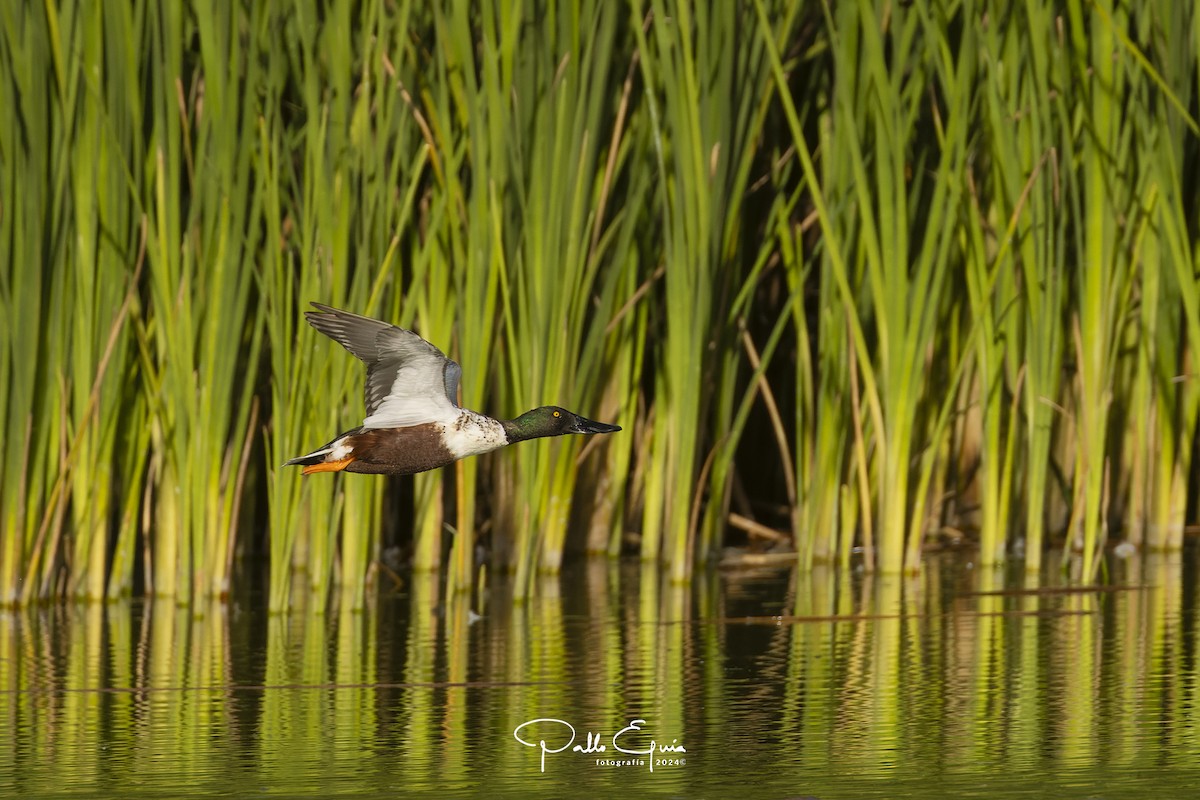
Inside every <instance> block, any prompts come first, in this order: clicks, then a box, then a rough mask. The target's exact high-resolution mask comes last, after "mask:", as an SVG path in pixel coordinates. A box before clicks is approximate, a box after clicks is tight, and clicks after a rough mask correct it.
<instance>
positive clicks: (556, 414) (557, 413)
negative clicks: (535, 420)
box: [554, 411, 562, 417]
mask: <svg viewBox="0 0 1200 800" xmlns="http://www.w3.org/2000/svg"><path fill="white" fill-rule="evenodd" d="M554 416H556V417H561V416H562V414H560V413H559V412H557V411H555V412H554Z"/></svg>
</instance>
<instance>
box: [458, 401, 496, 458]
mask: <svg viewBox="0 0 1200 800" xmlns="http://www.w3.org/2000/svg"><path fill="white" fill-rule="evenodd" d="M442 442H443V443H444V444H445V445H446V449H447V450H449V451H450V452H451V453H452V454H453V455H454V457H455V458H466V457H467V456H477V455H479V454H480V453H490V452H491V451H493V450H497V449H499V448H501V447H504V446H505V445H506V444H508V437H507V436H506V435H505V433H504V426H502V425H501V424H500V423H499V422H497V421H496V420H494V419H492V418H491V417H485V416H484V415H483V414H476V413H475V412H474V411H470V410H468V409H465V408H464V409H462V413H460V414H459V415H458V419H456V420H455V421H454V422H452V423H449V424H447V425H446V426H445V429H444V430H443V431H442Z"/></svg>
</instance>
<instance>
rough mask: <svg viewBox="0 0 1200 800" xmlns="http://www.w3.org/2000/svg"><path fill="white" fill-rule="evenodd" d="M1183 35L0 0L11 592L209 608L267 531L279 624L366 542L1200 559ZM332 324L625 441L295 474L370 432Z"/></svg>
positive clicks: (692, 556) (621, 12)
mask: <svg viewBox="0 0 1200 800" xmlns="http://www.w3.org/2000/svg"><path fill="white" fill-rule="evenodd" d="M1197 17H1198V15H1197V14H1196V13H1195V12H1194V10H1191V9H1188V8H1182V7H1181V8H1175V7H1171V8H1166V7H1160V6H1158V5H1154V4H1142V3H1134V2H1117V1H1115V0H1110V1H1109V2H1105V3H1098V4H1083V3H1079V2H1072V3H1068V4H1067V5H1066V6H1065V8H1064V9H1063V10H1062V11H1061V13H1059V12H1056V11H1054V10H1053V9H1047V8H1045V7H1043V6H1042V5H1041V4H1037V3H1024V4H1017V5H1006V6H1001V5H998V4H992V3H987V2H950V3H932V2H928V0H916V2H913V3H909V4H899V5H897V4H893V3H872V2H869V1H868V0H861V1H860V2H853V3H838V4H828V5H825V4H804V3H799V2H788V0H776V2H766V1H765V0H746V1H745V2H739V3H726V4H716V5H712V4H699V5H696V4H689V3H676V2H668V0H631V1H630V2H629V3H627V4H612V3H583V4H578V5H559V4H539V3H533V2H519V3H508V4H502V5H501V6H497V7H492V6H481V7H479V8H471V7H469V6H468V5H465V4H454V3H432V4H418V3H407V2H401V3H393V4H385V3H381V2H366V3H351V2H348V0H334V1H333V2H330V3H324V4H319V3H313V2H309V1H308V0H294V2H285V3H278V4H267V5H263V4H250V3H246V4H237V5H234V6H221V7H210V6H205V5H203V4H199V3H191V4H176V5H171V6H156V5H153V4H146V3H141V2H132V1H131V2H126V3H116V4H111V3H110V4H104V5H103V6H96V5H95V4H84V3H76V2H67V1H66V0H64V2H58V3H55V2H52V3H33V2H28V1H27V2H19V3H15V4H9V5H7V6H5V7H4V8H3V10H0V21H2V22H3V32H2V33H0V65H2V69H0V102H2V103H3V104H4V107H5V108H6V109H10V113H9V114H7V115H6V116H5V119H4V120H3V121H2V122H0V162H2V165H3V169H2V170H0V186H2V192H3V194H2V195H0V312H2V313H3V314H4V319H5V325H4V326H2V327H0V382H2V384H3V387H4V388H3V390H2V391H0V418H2V419H0V425H2V426H3V427H2V429H3V437H4V439H3V444H4V448H3V453H2V454H0V470H2V472H0V515H2V516H0V526H2V527H0V537H2V541H0V554H2V556H3V557H2V559H0V602H3V603H6V604H14V603H23V602H33V601H36V600H39V599H44V598H51V597H58V596H64V595H72V596H79V597H86V598H92V599H97V598H100V597H103V596H105V595H107V596H110V597H116V596H121V595H123V594H126V593H129V592H131V591H134V590H135V588H137V587H139V586H140V587H144V588H145V589H146V590H147V591H152V592H153V593H155V594H159V595H163V596H167V597H171V598H174V599H175V600H176V601H178V602H180V603H185V604H189V603H190V604H193V605H194V607H195V608H197V609H199V608H207V607H208V606H207V605H201V604H199V602H198V601H199V599H200V598H202V597H206V596H222V595H224V594H226V593H227V592H228V591H229V588H230V586H231V582H232V581H233V580H234V579H235V578H234V575H235V574H236V566H235V565H236V563H237V560H238V558H239V556H240V555H243V554H256V553H262V552H266V553H268V554H269V557H270V560H271V568H270V578H269V580H270V598H271V600H270V602H271V605H272V607H273V608H274V609H276V610H279V611H282V610H283V609H285V608H287V607H288V606H290V605H292V604H295V603H299V602H301V598H299V597H296V596H295V594H294V592H293V590H294V589H295V588H296V587H302V590H303V593H305V594H306V595H309V597H306V598H305V599H304V600H303V602H306V603H307V602H310V601H311V602H312V603H315V604H316V605H317V606H320V607H324V606H325V605H326V603H327V602H329V598H331V597H332V596H333V595H334V592H335V591H336V592H337V593H339V594H340V602H342V603H344V604H345V607H349V608H362V607H364V604H365V603H366V601H367V597H368V594H367V592H368V589H369V588H370V587H371V585H372V580H373V575H374V574H375V572H376V569H377V566H376V565H377V561H378V559H379V557H380V554H381V552H382V550H383V548H384V547H385V546H387V547H398V548H399V552H401V553H402V554H405V555H407V556H408V557H409V560H410V562H411V563H412V564H413V565H414V566H416V567H418V568H419V569H424V570H436V569H441V568H442V566H443V564H444V565H445V567H446V569H447V571H448V574H449V577H450V591H451V592H454V593H457V592H458V591H460V590H462V591H465V590H467V589H469V588H470V587H471V586H472V585H473V584H474V583H475V582H476V581H477V580H478V577H477V576H478V572H477V567H478V566H479V558H480V550H481V546H482V547H486V548H489V549H490V550H491V552H492V554H493V564H492V566H493V568H497V567H498V568H501V569H511V570H514V571H516V572H518V573H519V576H520V579H519V580H518V582H517V583H518V585H519V586H522V587H525V590H524V591H523V592H518V596H523V594H525V593H528V592H531V591H533V590H534V587H535V586H537V585H539V584H538V583H537V582H536V581H534V580H533V576H534V575H535V574H536V573H537V572H539V571H541V572H551V573H553V572H556V571H557V570H558V569H559V567H560V565H561V564H562V562H563V560H564V559H565V558H566V557H567V555H568V554H569V553H570V552H572V550H575V549H578V550H588V551H591V552H593V553H605V554H608V555H617V554H619V553H622V552H629V553H637V554H639V555H640V556H641V557H642V558H643V559H645V560H646V561H648V562H654V563H658V564H661V565H662V566H663V567H664V568H666V569H667V570H668V571H669V574H670V576H671V578H672V579H673V580H676V581H686V580H688V579H689V577H690V575H691V573H692V570H693V568H694V567H695V566H696V565H697V564H704V563H708V562H710V561H712V560H714V559H715V558H716V557H717V556H718V554H719V553H721V552H722V551H723V550H724V549H725V548H727V547H728V546H731V545H735V546H739V547H749V548H750V549H752V550H756V549H766V548H791V549H794V550H795V551H796V552H797V558H799V559H800V561H801V563H803V564H804V565H807V566H811V565H815V564H819V563H823V562H831V561H837V562H841V563H847V562H849V561H850V560H851V558H852V557H854V555H855V552H856V551H855V548H860V549H859V550H858V551H857V552H859V553H861V558H862V560H863V562H864V563H865V565H866V566H868V567H869V568H872V569H878V570H882V571H884V572H897V571H902V570H912V569H917V568H918V567H919V563H920V554H921V552H922V550H923V548H925V547H926V546H928V545H933V544H937V543H938V542H940V541H941V540H942V538H943V537H945V536H949V537H952V538H958V537H960V536H961V535H962V533H964V532H965V533H966V535H967V536H969V537H970V538H971V540H972V541H975V542H977V544H978V546H979V547H980V548H981V550H982V553H981V560H982V561H983V562H985V563H992V562H999V561H1002V560H1005V559H1008V558H1010V557H1012V556H1013V554H1020V552H1021V548H1022V546H1023V551H1024V555H1023V556H1022V558H1023V559H1024V563H1025V566H1026V567H1027V568H1028V569H1030V570H1037V569H1038V567H1039V566H1040V565H1041V563H1042V560H1041V559H1042V552H1043V550H1044V549H1045V548H1046V547H1047V546H1048V545H1049V544H1050V543H1053V542H1057V543H1068V544H1070V545H1072V546H1073V547H1075V548H1077V550H1078V554H1079V557H1078V559H1077V560H1075V561H1072V562H1070V563H1071V564H1073V567H1072V568H1073V569H1074V570H1075V571H1076V573H1075V574H1077V575H1078V576H1080V577H1081V578H1086V577H1090V576H1092V575H1093V574H1095V571H1096V567H1097V565H1098V564H1099V558H1098V556H1099V553H1100V551H1101V548H1102V547H1103V546H1104V544H1105V542H1106V541H1108V540H1110V539H1111V538H1112V536H1113V534H1115V535H1117V536H1121V537H1124V538H1127V539H1129V540H1130V541H1131V542H1133V543H1135V544H1137V545H1140V546H1144V547H1151V548H1163V549H1178V548H1179V547H1181V546H1182V541H1183V534H1184V530H1185V529H1186V526H1187V524H1188V523H1189V522H1191V521H1194V518H1195V511H1194V510H1193V509H1190V508H1189V506H1188V486H1189V485H1190V483H1191V482H1192V481H1193V480H1194V479H1195V477H1196V473H1195V470H1196V465H1195V464H1194V463H1193V459H1192V458H1191V450H1192V440H1193V438H1194V436H1195V430H1196V423H1197V414H1198V412H1200V390H1198V389H1197V384H1196V382H1195V381H1194V380H1192V379H1191V378H1190V375H1191V372H1192V371H1193V370H1192V367H1193V362H1194V361H1195V358H1196V355H1195V354H1196V348H1197V346H1200V305H1198V303H1197V300H1196V297H1197V278H1196V275H1197V269H1196V267H1197V263H1196V262H1197V252H1198V244H1197V243H1198V241H1200V220H1198V218H1197V208H1198V207H1200V200H1198V198H1197V196H1196V187H1195V185H1194V184H1195V182H1194V181H1191V180H1189V176H1190V175H1192V174H1194V172H1195V168H1196V165H1197V164H1198V163H1200V147H1198V142H1200V139H1198V135H1197V130H1198V128H1197V125H1196V122H1195V119H1196V117H1197V116H1198V115H1197V110H1198V109H1197V80H1198V78H1197V75H1198V74H1200V73H1198V70H1200V59H1198V58H1197V50H1198V46H1197V39H1198V37H1200V33H1198V30H1200V22H1198V21H1197ZM313 300H316V301H320V302H328V303H332V304H334V305H339V306H344V307H347V308H350V309H352V310H355V311H358V312H361V313H367V314H374V315H377V316H379V317H380V318H383V319H388V320H389V321H393V322H395V323H397V324H401V325H404V326H410V327H413V328H414V329H416V330H417V331H418V332H420V333H422V334H423V335H425V336H426V337H427V338H429V339H430V341H432V342H433V343H434V344H435V345H437V346H438V347H440V348H442V349H443V350H444V351H445V352H447V354H449V355H450V356H451V357H452V358H455V359H456V360H458V361H459V362H460V363H461V364H462V367H463V370H464V374H463V380H462V389H461V397H460V401H461V403H462V404H463V405H464V406H467V407H471V408H475V409H478V410H481V411H484V412H487V413H491V414H494V415H495V416H498V417H512V416H514V415H516V414H518V413H520V412H522V411H524V410H526V409H527V408H530V407H533V406H536V405H542V404H547V403H554V404H560V405H565V406H568V407H570V408H571V409H572V410H575V411H578V412H579V413H581V414H583V415H585V416H589V417H593V418H598V419H603V420H606V421H615V422H617V423H618V424H620V425H622V427H623V428H624V430H623V431H622V432H621V433H620V434H617V435H614V436H609V437H603V438H597V439H593V440H586V439H583V438H582V437H567V438H562V439H556V440H545V441H538V442H533V443H526V444H523V445H521V446H519V447H518V448H514V449H513V450H512V451H506V452H502V453H499V454H496V455H494V456H488V457H484V458H479V459H472V460H468V461H464V462H462V463H460V464H458V465H456V466H455V467H454V468H453V469H451V470H443V471H440V472H438V473H433V474H429V475H424V476H418V477H417V478H416V479H413V487H412V490H411V492H410V491H409V489H408V488H407V487H406V485H405V484H406V482H407V481H408V480H409V479H402V480H400V481H395V480H387V479H382V478H371V477H363V476H325V475H318V476H313V477H310V478H301V477H300V476H299V475H298V474H297V471H296V470H291V469H281V468H280V466H279V465H280V464H281V463H282V462H283V461H285V460H286V459H288V458H290V457H292V456H294V455H297V454H299V453H302V452H305V451H307V450H310V449H312V448H314V447H316V446H319V445H320V444H322V443H324V442H326V441H328V440H329V439H331V438H332V437H333V436H335V435H336V434H337V433H339V432H340V431H342V430H345V429H347V428H350V427H353V426H354V425H356V424H357V423H358V422H359V421H360V420H361V419H362V414H363V408H362V405H361V399H360V398H361V386H362V376H363V368H362V366H361V364H359V363H358V362H357V361H356V360H355V359H353V358H351V357H350V356H349V355H348V354H346V353H345V352H344V351H343V350H342V349H341V348H340V347H338V346H337V345H336V343H334V342H331V341H329V340H328V339H326V338H324V337H321V336H320V335H319V334H317V333H316V332H315V331H313V330H312V329H311V328H310V327H309V326H307V325H305V324H304V323H303V321H302V317H301V312H302V311H303V309H304V308H306V307H307V304H308V303H309V302H310V301H313ZM1118 432H1119V433H1118ZM409 498H411V502H409ZM735 514H736V517H735V516H734V515H735ZM730 520H733V521H735V522H736V523H737V528H736V529H734V528H731V527H730V525H729V523H730ZM741 531H749V532H750V534H749V538H746V537H745V536H744V535H743V533H742V532H741ZM297 576H299V577H297Z"/></svg>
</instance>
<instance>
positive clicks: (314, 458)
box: [283, 445, 333, 472]
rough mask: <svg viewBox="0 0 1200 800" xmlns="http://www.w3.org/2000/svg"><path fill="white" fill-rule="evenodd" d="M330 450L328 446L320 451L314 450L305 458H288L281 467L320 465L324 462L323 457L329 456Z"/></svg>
mask: <svg viewBox="0 0 1200 800" xmlns="http://www.w3.org/2000/svg"><path fill="white" fill-rule="evenodd" d="M331 450H333V448H332V447H330V446H329V445H325V446H324V447H322V448H321V449H320V450H314V451H312V452H311V453H309V454H308V455H306V456H296V457H295V458H289V459H288V460H287V461H285V462H283V465H284V466H285V467H296V466H304V467H309V466H312V465H314V464H320V463H321V462H322V461H324V460H325V456H327V455H329V452H330V451H331ZM306 472H307V470H306Z"/></svg>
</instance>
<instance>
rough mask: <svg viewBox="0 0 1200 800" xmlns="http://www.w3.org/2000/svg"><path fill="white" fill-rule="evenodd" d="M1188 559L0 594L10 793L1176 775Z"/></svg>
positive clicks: (1189, 769) (898, 789) (1184, 750)
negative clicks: (517, 582)
mask: <svg viewBox="0 0 1200 800" xmlns="http://www.w3.org/2000/svg"><path fill="white" fill-rule="evenodd" d="M1195 562H1196V558H1195V556H1194V554H1188V555H1187V556H1185V557H1182V558H1181V557H1173V558H1157V559H1147V560H1145V561H1142V560H1140V559H1137V558H1135V559H1131V560H1129V561H1121V562H1114V563H1113V565H1112V568H1111V575H1110V581H1109V585H1108V586H1106V587H1104V588H1103V589H1102V590H1098V591H1082V592H1081V591H1058V590H1057V589H1056V587H1058V586H1059V585H1060V584H1061V579H1060V578H1059V577H1058V575H1059V574H1060V573H1059V572H1058V571H1056V570H1054V569H1050V570H1049V571H1048V572H1047V574H1046V576H1045V577H1043V578H1041V579H1040V580H1038V579H1025V578H1023V577H1020V576H1017V577H1013V576H1005V575H1003V574H1000V573H995V572H990V571H988V572H981V571H979V570H975V569H972V568H971V566H970V564H969V562H967V561H966V560H965V559H963V558H952V557H943V558H938V559H934V560H931V561H930V562H929V563H928V564H927V568H926V570H925V572H924V573H923V575H922V576H921V577H919V578H913V579H867V578H863V577H862V576H861V575H855V574H852V573H850V574H847V573H839V572H836V571H830V570H819V571H817V572H814V573H806V574H800V573H795V572H792V571H789V570H777V571H763V572H742V573H737V572H722V573H712V574H709V575H704V576H700V577H699V578H698V579H697V581H696V583H695V584H694V585H693V586H692V587H690V588H678V587H671V586H669V585H667V584H665V583H663V582H662V581H661V580H660V579H659V576H658V575H657V573H655V572H654V571H653V570H643V569H641V568H640V567H639V566H638V565H636V564H635V565H624V566H622V567H620V568H609V567H608V566H607V565H603V564H599V565H593V566H592V567H590V568H584V569H580V570H578V571H575V572H569V573H567V574H566V575H565V576H564V577H563V578H562V579H561V580H558V579H554V580H548V581H546V583H545V584H543V585H542V586H541V587H540V588H539V596H538V597H537V598H536V599H534V600H530V601H528V602H527V603H524V604H518V603H514V602H513V601H512V599H511V597H509V596H507V593H506V591H505V588H504V587H503V586H501V585H494V586H493V588H492V590H491V592H490V594H489V596H488V597H487V598H486V600H485V602H483V603H482V604H480V603H478V602H477V601H476V600H475V599H474V598H460V599H457V600H453V601H447V600H446V598H444V597H442V596H440V595H439V589H438V582H437V579H436V578H427V577H422V576H410V577H409V578H407V579H406V582H405V583H404V585H403V586H401V587H400V588H399V589H398V590H390V589H389V590H385V591H381V592H380V594H379V597H378V600H377V602H375V603H374V604H373V605H372V607H370V608H368V609H367V610H366V611H363V612H351V611H347V610H339V609H334V610H332V611H330V612H329V613H327V614H318V613H311V612H305V611H303V610H301V611H297V612H294V613H292V614H289V615H286V616H271V615H268V614H267V613H265V611H264V609H263V608H262V603H261V601H260V599H259V598H255V597H248V598H239V599H237V600H236V601H234V602H232V603H230V604H229V605H227V606H226V605H221V604H213V605H211V606H206V607H204V608H203V609H200V611H201V612H202V613H201V615H200V616H197V615H196V614H195V613H194V612H193V610H190V609H183V608H177V607H175V606H174V605H173V604H171V603H169V602H147V603H141V602H133V603H124V604H116V605H108V606H103V605H93V606H70V605H63V606H55V607H47V608H39V609H35V610H31V611H24V612H16V613H3V614H0V731H2V733H0V735H2V736H3V738H4V740H5V743H4V746H2V747H0V794H3V795H20V796H23V797H35V796H42V797H52V796H53V797H59V796H69V795H76V796H96V795H100V796H104V795H108V796H114V797H115V796H120V797H128V796H144V797H148V796H160V797H167V796H208V795H236V796H246V795H271V796H274V795H280V796H297V795H310V796H327V795H331V794H342V795H355V796H375V797H394V796H409V795H419V794H429V795H437V796H439V797H449V796H476V795H478V794H481V793H485V792H486V793H487V794H488V795H492V796H513V797H538V796H542V797H562V796H583V795H591V796H597V797H603V796H613V795H616V794H618V793H620V794H630V793H637V794H665V795H672V796H680V797H730V796H736V797H739V798H757V797H819V798H835V797H856V798H857V797H881V798H882V797H888V798H892V797H907V796H912V797H988V798H996V797H1045V796H1048V795H1054V796H1058V797H1064V798H1069V797H1080V798H1084V797H1133V796H1147V795H1150V794H1152V793H1156V794H1158V795H1160V796H1162V797H1179V796H1186V795H1188V794H1191V793H1192V792H1193V791H1194V787H1197V786H1200V729H1198V721H1200V720H1198V717H1197V701H1198V700H1200V681H1198V680H1197V677H1198V666H1197V654H1198V645H1200V640H1198V635H1197V628H1196V611H1197V606H1198V599H1197V591H1196V572H1197V570H1196V563H1195ZM476 612H481V614H482V615H481V616H480V617H479V618H478V619H476V618H475V613H476ZM538 719H541V720H543V721H542V722H536V723H531V722H530V721H532V720H538ZM637 720H642V722H636V721H637ZM524 723H530V724H524ZM572 730H573V733H574V739H573V740H572V739H571V738H570V737H571V735H572ZM623 730H624V732H623V733H622V731H623ZM514 731H515V732H517V733H519V734H520V735H521V738H523V739H524V740H525V741H526V742H528V743H529V745H530V746H526V745H523V744H522V743H521V742H519V741H517V738H516V737H515V736H514ZM614 736H615V737H616V746H619V747H623V748H624V749H625V750H631V751H638V752H635V753H621V752H620V751H618V750H617V749H616V746H614ZM652 740H653V741H654V742H655V743H656V746H666V747H668V748H674V750H670V749H668V750H667V751H666V752H659V753H655V755H654V757H653V758H652V757H651V756H650V755H649V754H647V753H646V752H645V751H647V750H648V749H649V747H650V746H651V741H652ZM543 741H544V742H545V750H546V751H547V752H545V753H543V752H542V749H543V748H542V746H541V744H540V743H541V742H543ZM574 748H578V749H577V750H576V749H574ZM600 748H603V750H601V749H600ZM555 750H557V751H559V752H549V751H555ZM543 756H544V771H543ZM651 767H653V769H652V768H651Z"/></svg>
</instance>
